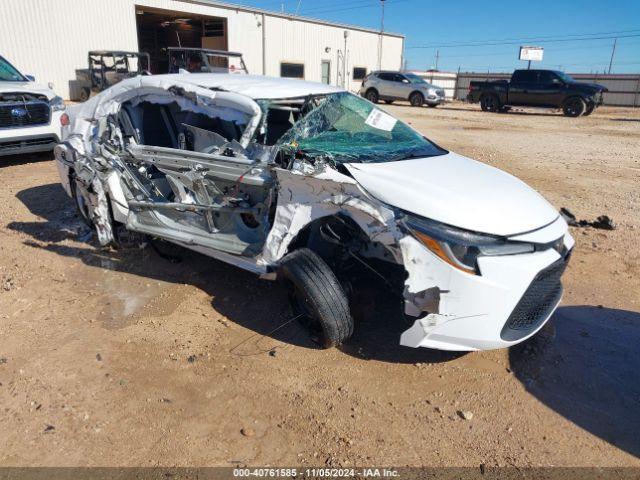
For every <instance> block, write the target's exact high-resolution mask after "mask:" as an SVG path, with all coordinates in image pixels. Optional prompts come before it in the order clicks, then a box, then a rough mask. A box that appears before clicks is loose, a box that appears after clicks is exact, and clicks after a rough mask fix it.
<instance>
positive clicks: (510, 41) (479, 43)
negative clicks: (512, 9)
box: [407, 29, 640, 48]
mask: <svg viewBox="0 0 640 480" xmlns="http://www.w3.org/2000/svg"><path fill="white" fill-rule="evenodd" d="M633 32H640V30H638V29H636V30H622V31H619V32H599V33H582V34H574V35H551V36H546V37H545V36H539V37H521V38H503V39H494V40H475V41H469V42H466V43H449V44H432V45H413V46H407V48H456V47H484V46H491V45H517V44H519V43H522V42H531V41H538V42H541V43H552V42H578V41H584V40H606V39H613V38H631V37H640V33H633ZM621 34H624V35H621ZM587 35H589V36H587ZM595 35H604V36H599V37H596V36H595ZM578 36H580V37H583V38H571V37H578Z"/></svg>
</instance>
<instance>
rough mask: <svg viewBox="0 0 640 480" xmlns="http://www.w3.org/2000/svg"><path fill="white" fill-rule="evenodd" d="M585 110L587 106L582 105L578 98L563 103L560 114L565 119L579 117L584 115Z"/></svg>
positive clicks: (582, 101) (582, 102)
mask: <svg viewBox="0 0 640 480" xmlns="http://www.w3.org/2000/svg"><path fill="white" fill-rule="evenodd" d="M586 109H587V105H586V104H585V103H584V100H582V99H581V98H580V97H572V98H569V99H567V101H566V102H564V105H563V107H562V112H563V113H564V114H565V115H566V116H567V117H579V116H580V115H582V114H583V113H584V111H585V110H586Z"/></svg>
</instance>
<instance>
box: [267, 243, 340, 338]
mask: <svg viewBox="0 0 640 480" xmlns="http://www.w3.org/2000/svg"><path fill="white" fill-rule="evenodd" d="M278 278H279V279H281V280H282V281H283V282H284V284H285V286H286V287H287V289H288V294H289V300H290V302H291V307H292V309H293V314H294V315H295V316H296V318H297V319H298V320H299V321H300V323H302V325H303V326H304V327H305V328H306V329H307V330H308V331H309V334H310V335H311V339H312V340H313V341H314V342H316V343H318V344H319V345H321V346H322V347H324V348H330V347H335V346H336V345H340V344H341V343H342V342H344V341H345V340H347V339H348V338H349V337H351V335H352V334H353V318H352V317H351V312H350V310H349V301H348V299H347V295H346V294H345V292H344V290H343V288H342V286H341V285H340V282H339V281H338V279H337V277H336V275H335V274H334V273H333V271H332V270H331V268H329V265H327V263H326V262H325V261H324V260H322V258H320V257H319V256H318V255H317V254H316V253H315V252H313V251H312V250H309V249H308V248H300V249H298V250H296V251H294V252H292V253H290V254H288V255H287V256H285V257H284V258H283V259H282V261H281V263H280V266H279V267H278Z"/></svg>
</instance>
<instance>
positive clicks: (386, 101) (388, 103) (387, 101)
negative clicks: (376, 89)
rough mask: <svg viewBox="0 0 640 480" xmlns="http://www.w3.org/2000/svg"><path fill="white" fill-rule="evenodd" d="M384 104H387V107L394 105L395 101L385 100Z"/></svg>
mask: <svg viewBox="0 0 640 480" xmlns="http://www.w3.org/2000/svg"><path fill="white" fill-rule="evenodd" d="M384 103H386V104H387V105H391V104H392V103H393V100H385V101H384Z"/></svg>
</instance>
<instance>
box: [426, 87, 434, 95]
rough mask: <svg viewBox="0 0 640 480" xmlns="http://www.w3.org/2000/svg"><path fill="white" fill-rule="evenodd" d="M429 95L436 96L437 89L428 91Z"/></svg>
mask: <svg viewBox="0 0 640 480" xmlns="http://www.w3.org/2000/svg"><path fill="white" fill-rule="evenodd" d="M428 93H429V95H435V94H436V89H435V88H430V89H429V90H428Z"/></svg>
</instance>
